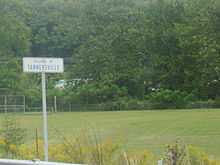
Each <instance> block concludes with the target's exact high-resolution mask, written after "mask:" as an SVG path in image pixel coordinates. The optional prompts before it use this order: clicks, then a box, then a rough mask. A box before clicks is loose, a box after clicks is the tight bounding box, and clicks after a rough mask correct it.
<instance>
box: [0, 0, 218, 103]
mask: <svg viewBox="0 0 220 165" xmlns="http://www.w3.org/2000/svg"><path fill="white" fill-rule="evenodd" d="M0 16H1V17H0V59H1V62H0V63H1V65H0V88H4V89H5V88H7V89H9V91H10V93H13V94H18V93H22V94H24V95H26V96H29V97H31V98H32V99H33V100H38V99H39V98H40V86H39V84H40V79H39V76H38V75H32V74H24V73H22V64H21V59H22V57H25V56H34V57H41V56H46V57H63V58H64V59H65V63H66V65H65V74H63V75H50V76H49V77H48V88H49V96H52V95H58V96H62V97H63V98H65V99H66V100H68V101H74V102H76V103H82V104H84V103H88V104H89V103H90V104H96V103H107V102H120V103H121V102H123V101H124V102H127V101H129V100H137V101H149V102H151V103H154V102H155V103H158V102H162V103H165V104H170V105H171V104H175V105H180V104H181V106H182V104H185V103H186V102H187V103H188V102H192V101H207V100H218V98H219V96H220V93H219V90H220V60H219V59H220V28H219V27H220V2H219V1H218V0H210V1H207V0H38V1H36V0H10V1H8V0H0ZM76 78H77V79H82V80H89V81H88V82H87V83H85V82H84V81H82V82H80V83H77V84H75V85H67V87H66V88H65V90H62V91H61V90H56V89H54V84H55V81H57V80H60V79H66V80H72V79H76ZM121 100H123V101H121Z"/></svg>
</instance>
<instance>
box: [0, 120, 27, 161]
mask: <svg viewBox="0 0 220 165" xmlns="http://www.w3.org/2000/svg"><path fill="white" fill-rule="evenodd" d="M0 135H1V145H0V148H1V154H2V156H6V157H8V158H13V157H16V155H17V152H16V150H17V148H18V146H20V145H21V144H23V143H24V141H25V137H26V130H25V129H23V128H21V127H19V124H18V122H17V121H16V120H15V119H14V118H9V117H6V118H5V119H4V121H3V127H2V129H1V131H0Z"/></svg>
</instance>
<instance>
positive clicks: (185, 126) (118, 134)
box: [0, 109, 220, 158]
mask: <svg viewBox="0 0 220 165" xmlns="http://www.w3.org/2000/svg"><path fill="white" fill-rule="evenodd" d="M10 116H13V117H15V118H17V119H18V121H19V123H20V126H21V127H24V128H27V129H28V141H29V142H33V141H34V137H35V130H36V128H38V129H39V133H40V134H41V133H42V116H41V114H26V115H23V114H17V115H15V114H14V115H10ZM4 117H5V115H1V116H0V122H2V121H3V119H4ZM48 122H49V124H48V126H49V140H50V143H58V142H59V140H60V138H59V135H57V131H56V130H58V132H62V133H63V134H65V135H67V136H71V135H74V134H78V133H79V131H80V130H81V129H83V130H84V131H87V130H89V131H90V134H91V132H94V133H96V134H98V135H99V136H100V137H103V138H108V139H109V138H112V139H113V140H114V141H115V142H116V143H121V145H122V147H123V148H124V149H128V150H139V149H148V150H151V151H152V152H154V153H156V154H161V152H162V151H163V150H164V147H165V144H168V143H172V142H175V141H176V140H177V139H180V140H182V141H184V142H185V143H187V144H193V145H196V146H198V147H200V148H201V149H203V150H204V151H205V152H207V153H208V154H210V155H213V156H215V157H218V158H219V157H220V110H217V109H215V110H188V111H187V110H169V111H168V110H166V111H165V110H164V111H118V112H72V113H56V114H55V113H54V114H49V115H48ZM41 136H42V134H41Z"/></svg>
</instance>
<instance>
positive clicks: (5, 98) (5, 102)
mask: <svg viewBox="0 0 220 165" xmlns="http://www.w3.org/2000/svg"><path fill="white" fill-rule="evenodd" d="M4 105H5V106H4V108H5V113H7V96H4Z"/></svg>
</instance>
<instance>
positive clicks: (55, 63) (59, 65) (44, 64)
mask: <svg viewBox="0 0 220 165" xmlns="http://www.w3.org/2000/svg"><path fill="white" fill-rule="evenodd" d="M23 71H24V72H32V73H41V76H42V108H43V130H44V154H45V161H48V126H47V97H46V74H45V73H62V72H63V71H64V67H63V59H61V58H36V57H26V58H23Z"/></svg>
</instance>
